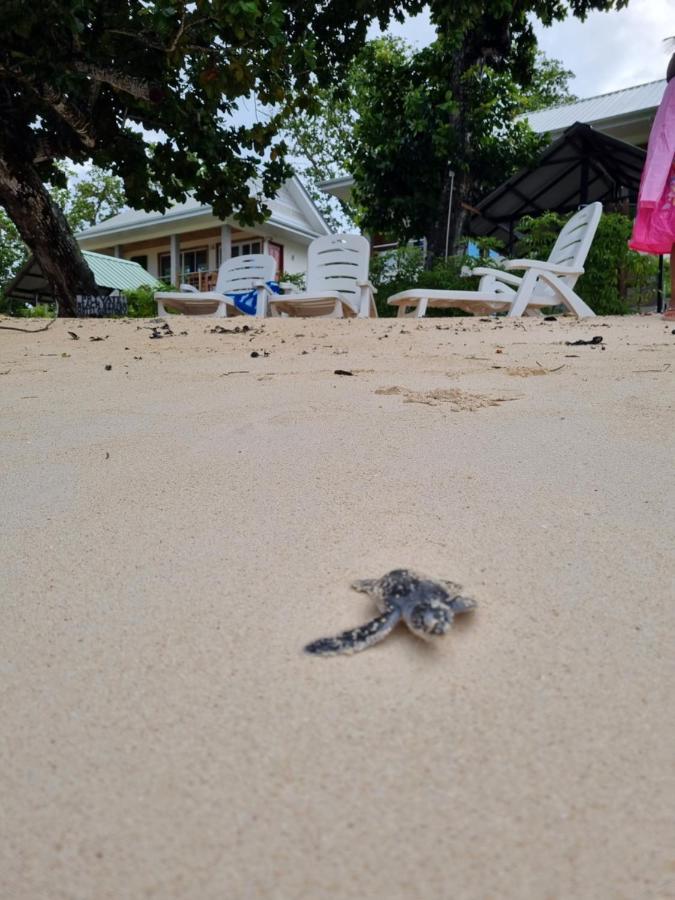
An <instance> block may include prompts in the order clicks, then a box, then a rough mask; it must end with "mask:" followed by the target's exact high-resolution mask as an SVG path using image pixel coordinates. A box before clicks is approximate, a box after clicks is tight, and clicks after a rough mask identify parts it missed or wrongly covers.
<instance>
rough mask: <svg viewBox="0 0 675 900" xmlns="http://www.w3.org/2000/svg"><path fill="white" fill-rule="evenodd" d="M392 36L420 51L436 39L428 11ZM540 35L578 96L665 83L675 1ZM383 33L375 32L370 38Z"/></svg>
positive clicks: (644, 4) (631, 7) (646, 3)
mask: <svg viewBox="0 0 675 900" xmlns="http://www.w3.org/2000/svg"><path fill="white" fill-rule="evenodd" d="M388 31H389V33H390V34H394V35H396V36H398V37H402V38H405V40H407V41H409V42H410V43H412V44H415V45H417V46H424V45H425V44H429V43H431V41H433V39H434V29H433V27H432V25H431V22H430V21H429V13H428V11H426V12H424V13H422V14H420V15H419V16H415V17H414V18H412V17H411V18H408V19H407V20H406V21H405V22H404V23H402V24H399V23H397V22H395V23H392V25H391V26H390V28H389V30H388ZM535 31H536V34H537V39H538V41H539V45H540V47H541V49H542V50H544V51H545V53H546V54H547V56H550V57H554V58H555V59H559V60H561V61H562V63H563V64H564V65H565V67H566V68H568V69H571V70H572V71H573V72H574V74H575V76H576V78H575V79H574V81H573V82H572V90H573V91H574V93H575V94H577V95H578V96H579V97H592V96H594V95H595V94H604V93H607V92H609V91H616V90H620V89H621V88H625V87H631V86H632V85H635V84H642V83H644V82H645V81H656V80H657V79H659V78H665V74H666V67H667V64H668V59H669V57H670V54H671V53H672V50H669V49H668V48H667V47H666V45H665V44H664V43H663V39H664V38H667V37H670V36H672V35H675V0H630V2H629V4H628V6H627V7H626V8H625V9H622V10H619V11H612V12H607V13H601V12H594V13H591V14H590V15H589V16H588V17H587V18H586V21H585V22H581V21H579V20H578V19H575V18H573V17H571V16H570V17H568V19H566V20H565V21H564V22H557V23H556V24H555V25H552V26H551V27H550V28H544V27H543V26H542V25H541V24H539V23H537V24H536V26H535ZM377 34H379V30H378V29H377V28H374V29H371V34H370V37H375V36H376V35H377Z"/></svg>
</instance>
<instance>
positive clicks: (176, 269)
mask: <svg viewBox="0 0 675 900" xmlns="http://www.w3.org/2000/svg"><path fill="white" fill-rule="evenodd" d="M170 247H171V270H170V278H171V284H173V285H174V286H175V287H178V285H179V284H180V282H181V271H180V241H179V239H178V235H177V234H172V235H171V238H170Z"/></svg>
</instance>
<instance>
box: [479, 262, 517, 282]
mask: <svg viewBox="0 0 675 900" xmlns="http://www.w3.org/2000/svg"><path fill="white" fill-rule="evenodd" d="M471 275H478V276H480V277H481V278H484V277H485V276H486V275H487V276H489V277H490V278H496V279H497V281H503V282H504V284H513V285H515V286H518V285H519V284H520V282H521V281H522V280H523V279H522V278H521V277H520V276H519V275H510V274H509V273H508V272H505V271H504V270H503V269H493V268H492V267H491V266H479V267H478V268H476V269H472V270H471Z"/></svg>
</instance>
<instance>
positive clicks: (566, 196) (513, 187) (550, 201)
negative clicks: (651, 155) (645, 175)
mask: <svg viewBox="0 0 675 900" xmlns="http://www.w3.org/2000/svg"><path fill="white" fill-rule="evenodd" d="M646 155H647V154H646V152H645V151H644V150H641V149H640V148H639V147H634V146H633V145H632V144H627V143H625V142H624V141H620V140H617V138H613V137H610V136H609V135H607V134H603V133H602V132H601V131H596V130H595V129H594V128H591V126H590V125H585V124H583V123H581V122H577V123H575V124H574V125H572V127H571V128H568V129H566V130H565V132H564V133H563V135H562V136H561V137H559V138H557V139H556V140H555V141H554V142H553V143H552V144H550V145H549V146H548V147H547V148H546V149H545V150H544V151H543V153H542V154H541V155H540V157H539V159H538V160H537V162H536V163H535V164H534V165H533V166H532V167H530V168H524V169H521V170H520V171H519V172H516V174H515V175H513V176H512V177H511V178H509V179H508V181H506V182H504V184H502V185H501V186H500V187H498V188H497V189H496V190H494V191H493V192H492V193H491V194H489V195H488V196H487V197H485V199H483V200H481V202H480V203H479V204H478V206H477V207H476V209H475V210H473V212H474V213H475V214H476V215H475V218H474V219H472V220H471V223H470V227H471V232H472V233H473V234H483V235H489V234H498V235H499V236H500V237H502V236H503V234H504V232H506V233H508V231H509V228H508V223H509V222H514V221H517V220H518V219H521V218H522V217H523V216H527V215H530V216H538V215H541V213H542V212H544V211H545V210H549V209H550V210H555V211H556V212H561V213H562V212H570V211H572V210H575V209H577V208H578V207H579V206H580V205H583V204H586V203H592V202H593V201H595V200H600V201H603V200H607V199H613V198H615V197H618V196H621V193H622V191H624V192H625V191H626V190H628V191H632V192H633V193H634V194H637V191H638V188H639V186H640V175H641V173H642V169H643V166H644V161H645V157H646Z"/></svg>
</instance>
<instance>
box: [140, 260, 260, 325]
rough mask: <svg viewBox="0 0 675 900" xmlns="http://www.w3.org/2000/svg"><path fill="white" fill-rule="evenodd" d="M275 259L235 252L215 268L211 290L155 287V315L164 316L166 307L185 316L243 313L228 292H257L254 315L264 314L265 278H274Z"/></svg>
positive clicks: (237, 314)
mask: <svg viewBox="0 0 675 900" xmlns="http://www.w3.org/2000/svg"><path fill="white" fill-rule="evenodd" d="M275 272H276V260H275V259H274V257H272V256H268V255H267V254H263V253H255V254H252V255H251V256H235V257H233V258H232V259H226V260H225V262H224V263H223V264H222V265H221V267H220V269H218V278H217V279H216V286H215V288H214V290H212V291H196V290H195V289H194V288H193V287H190V286H189V285H183V284H182V285H181V290H180V291H158V292H157V293H156V294H155V300H156V301H157V315H158V316H165V315H166V314H167V313H166V307H167V306H169V307H170V308H171V309H175V310H176V311H177V312H181V313H184V314H185V315H187V316H216V317H223V316H225V317H227V316H239V315H245V313H242V312H241V311H240V310H239V309H237V307H236V306H235V304H234V299H233V298H232V297H228V296H227V294H228V293H229V294H244V293H248V292H250V291H253V290H255V291H256V293H257V305H256V316H264V315H265V298H266V296H267V293H268V290H269V289H268V288H267V282H268V281H272V280H273V279H274V276H275Z"/></svg>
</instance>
